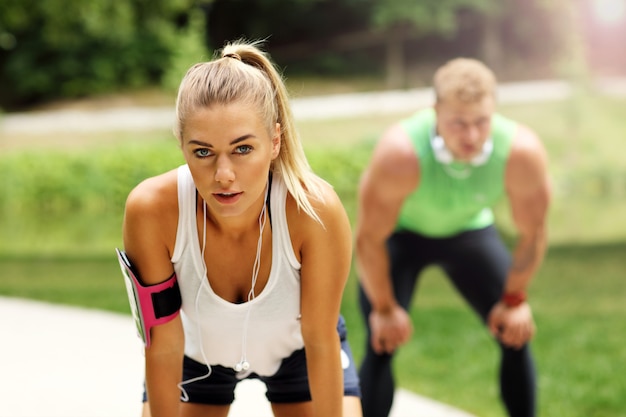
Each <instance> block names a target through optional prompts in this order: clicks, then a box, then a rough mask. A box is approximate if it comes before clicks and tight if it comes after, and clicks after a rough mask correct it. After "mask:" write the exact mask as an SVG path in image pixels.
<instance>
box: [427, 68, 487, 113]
mask: <svg viewBox="0 0 626 417" xmlns="http://www.w3.org/2000/svg"><path fill="white" fill-rule="evenodd" d="M496 83H497V81H496V77H495V75H494V73H493V72H492V71H491V70H490V69H489V68H488V67H487V66H486V65H485V64H483V63H482V62H480V61H478V60H476V59H471V58H455V59H452V60H450V61H448V62H447V63H446V64H444V65H443V66H441V67H440V68H439V69H438V70H437V71H436V72H435V76H434V77H433V87H434V89H435V96H436V99H437V101H438V102H440V101H445V100H450V99H452V100H456V101H461V102H463V103H475V102H478V101H481V100H482V99H483V98H484V97H487V96H491V97H494V98H495V95H496Z"/></svg>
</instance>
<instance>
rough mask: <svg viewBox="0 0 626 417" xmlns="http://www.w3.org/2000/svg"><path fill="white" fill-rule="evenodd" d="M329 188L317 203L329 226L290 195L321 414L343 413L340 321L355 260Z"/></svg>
mask: <svg viewBox="0 0 626 417" xmlns="http://www.w3.org/2000/svg"><path fill="white" fill-rule="evenodd" d="M325 187H326V189H325V193H324V194H325V201H324V202H323V203H322V202H315V201H314V202H313V206H314V207H315V209H316V210H317V213H318V214H319V216H320V218H321V220H322V222H323V223H324V224H323V225H321V224H319V223H318V222H315V221H314V220H313V219H311V218H310V217H308V216H306V215H305V214H304V213H303V212H299V213H298V211H297V208H296V207H295V202H294V201H293V200H292V199H291V198H289V199H288V212H290V213H291V216H290V217H291V219H292V221H290V222H289V224H290V229H292V230H293V232H292V233H293V234H292V241H295V242H296V244H295V245H294V248H296V250H298V249H299V255H300V259H301V264H302V270H301V283H302V290H301V302H302V305H301V313H302V318H301V324H302V336H303V338H304V344H305V349H306V358H307V370H308V374H309V386H310V389H311V396H312V399H313V408H314V415H315V416H316V417H327V416H340V415H341V413H342V411H341V410H342V400H343V370H342V366H341V356H340V342H339V335H338V333H337V321H338V318H339V313H340V308H341V299H342V296H343V291H344V287H345V285H346V281H347V279H348V274H349V272H350V266H351V261H352V236H351V230H350V223H349V220H348V217H347V215H346V212H345V209H344V208H343V205H342V204H341V201H340V200H339V197H337V194H336V193H335V192H334V191H333V190H332V189H331V188H330V186H328V185H325ZM296 216H297V217H296ZM292 225H294V228H292Z"/></svg>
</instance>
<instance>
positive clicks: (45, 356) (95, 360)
mask: <svg viewBox="0 0 626 417" xmlns="http://www.w3.org/2000/svg"><path fill="white" fill-rule="evenodd" d="M120 279H121V278H120ZM133 326H134V325H133V322H132V320H131V318H130V316H126V315H121V314H112V313H106V312H102V311H96V310H87V309H81V308H75V307H65V306H59V305H54V304H48V303H43V302H37V301H31V300H23V299H16V298H7V297H0V335H2V344H1V345H0V417H139V416H140V412H141V395H142V389H143V388H142V384H143V356H142V347H141V343H140V341H139V339H138V338H137V336H136V335H135V330H134V327H133ZM264 393H265V388H264V385H263V384H262V383H260V382H258V381H244V382H242V383H240V384H239V386H238V387H237V390H236V392H235V394H236V400H235V403H234V404H233V406H232V408H231V412H230V414H229V416H230V417H266V416H267V417H271V416H272V413H271V409H270V406H269V403H268V402H267V400H266V399H265V396H264ZM415 416H425V417H472V416H471V415H470V414H467V413H464V412H462V411H460V410H456V409H454V408H452V407H450V406H447V405H444V404H440V403H438V402H436V401H432V400H430V399H427V398H424V397H421V396H418V395H415V394H412V393H409V392H407V391H404V390H399V391H398V392H397V393H396V397H395V403H394V407H393V410H392V413H391V417H415Z"/></svg>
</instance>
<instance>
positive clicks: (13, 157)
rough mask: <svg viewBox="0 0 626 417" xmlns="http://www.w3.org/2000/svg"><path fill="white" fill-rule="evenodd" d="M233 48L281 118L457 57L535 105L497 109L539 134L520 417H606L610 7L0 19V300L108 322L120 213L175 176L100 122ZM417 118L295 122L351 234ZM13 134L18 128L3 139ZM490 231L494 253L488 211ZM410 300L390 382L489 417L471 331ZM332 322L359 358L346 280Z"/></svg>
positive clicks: (613, 101)
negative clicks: (385, 154) (531, 404)
mask: <svg viewBox="0 0 626 417" xmlns="http://www.w3.org/2000/svg"><path fill="white" fill-rule="evenodd" d="M238 38H246V39H252V40H256V39H264V40H265V49H266V50H267V51H268V52H269V53H270V54H271V56H272V58H273V60H274V61H275V62H276V64H277V65H278V66H279V67H280V68H281V70H282V71H283V73H284V76H285V78H286V82H287V85H288V87H289V89H290V90H291V92H292V96H293V98H294V104H295V103H297V102H298V100H300V101H304V100H307V99H310V98H317V97H325V96H328V95H339V94H357V99H358V97H363V98H361V100H371V97H372V96H367V95H364V94H368V93H372V92H385V91H388V92H391V91H393V92H398V91H400V92H407V91H413V90H416V91H422V89H424V90H423V91H425V92H428V91H429V90H428V88H429V87H430V82H431V79H432V75H433V72H434V70H435V69H436V68H437V67H438V66H439V65H441V64H443V63H444V62H445V61H447V60H448V59H451V58H454V57H457V56H469V57H475V58H478V59H481V60H483V61H484V62H485V63H486V64H487V65H488V66H490V67H491V68H492V69H493V70H494V71H495V72H496V75H497V77H498V79H499V81H500V82H501V83H502V84H503V86H506V85H518V86H520V88H521V91H522V93H523V92H524V91H530V89H531V88H533V89H534V90H533V91H535V90H537V86H539V90H541V89H543V88H544V87H543V86H546V87H545V90H546V91H545V95H546V98H545V99H542V95H541V94H534V95H533V99H532V100H531V101H529V100H528V99H526V100H521V101H515V100H513V101H511V102H505V101H504V100H503V102H502V103H501V106H500V109H499V110H500V111H501V112H502V113H503V114H505V115H507V116H510V117H513V118H515V119H517V120H519V121H521V122H523V123H526V124H528V125H529V126H531V127H532V128H533V129H535V130H536V131H537V133H538V134H539V135H540V136H541V138H542V140H543V141H544V143H545V145H546V148H547V149H548V151H549V154H550V161H551V166H550V170H551V174H552V176H553V181H554V184H555V200H554V204H553V207H552V209H551V213H550V249H549V253H548V256H547V258H546V261H545V263H544V266H543V268H542V270H541V272H540V273H539V275H538V276H537V278H536V279H535V281H534V282H533V284H532V288H531V300H532V305H533V306H534V309H535V310H534V311H535V316H536V320H537V323H538V327H539V334H538V336H537V338H536V341H535V343H534V349H535V351H536V357H537V361H538V371H539V392H540V396H539V408H540V415H544V416H551V417H552V416H567V417H572V416H580V417H583V416H584V417H590V416H594V417H600V416H618V417H623V416H626V411H625V410H626V378H624V377H623V375H624V373H625V372H626V347H625V344H626V343H625V342H626V337H624V328H625V327H624V326H625V324H624V323H625V321H626V307H625V300H626V284H625V271H626V261H625V256H624V255H625V254H626V215H624V213H626V164H625V163H624V158H623V156H622V152H624V150H625V149H626V145H624V138H625V137H626V81H625V80H626V46H625V45H626V0H445V1H444V0H412V1H411V0H263V1H252V0H248V1H244V0H214V1H210V0H125V1H123V2H122V1H117V2H114V1H109V0H90V1H83V0H45V1H39V0H0V108H1V109H2V110H1V112H0V271H1V272H0V295H8V296H14V297H24V298H31V299H38V300H46V301H52V302H56V303H62V304H70V305H77V306H83V307H89V308H96V309H102V310H107V311H113V312H120V313H123V314H128V313H129V308H128V305H127V301H126V294H125V290H124V286H123V281H122V277H121V274H120V272H119V268H118V266H117V263H116V260H115V257H114V252H113V248H114V247H116V246H117V247H120V246H121V223H122V216H123V209H124V201H125V198H126V196H127V195H128V192H129V191H130V190H131V189H132V188H133V187H134V186H135V185H136V184H137V183H138V182H139V181H141V180H143V179H144V178H146V177H149V176H152V175H155V174H157V173H160V172H163V171H166V170H169V169H172V168H174V167H176V166H177V165H179V164H181V163H183V159H182V156H181V155H180V152H179V150H178V148H177V144H176V142H175V139H174V138H173V135H172V134H171V133H170V131H169V128H164V127H163V125H162V124H160V125H158V126H157V125H155V126H149V125H146V126H144V128H142V129H125V128H124V127H123V125H124V124H123V123H120V122H121V119H122V118H135V119H136V120H139V116H136V113H135V112H136V111H137V109H141V110H142V111H144V112H145V111H147V112H148V113H150V112H151V111H152V112H154V113H155V114H162V113H158V112H160V111H162V110H163V109H168V110H169V109H171V108H172V107H173V104H174V98H175V93H176V88H177V86H178V83H179V81H180V79H181V78H182V76H183V75H184V73H185V71H186V70H187V68H188V67H189V66H190V65H191V64H193V63H195V62H198V61H203V60H209V59H210V58H211V57H212V56H213V53H214V51H215V50H216V49H219V48H220V47H221V46H223V44H224V42H225V41H228V40H235V39H238ZM538 80H539V81H545V80H549V81H550V82H549V83H547V84H537V83H536V82H537V81H538ZM555 85H556V87H555ZM551 88H557V90H558V91H559V92H564V93H563V94H560V93H559V94H557V95H556V96H555V95H554V94H552V93H551V91H549V90H550V89H551ZM358 94H363V95H362V96H359V95H358ZM337 97H338V96H337ZM548 98H549V99H548ZM320 103H324V101H320ZM322 105H323V104H322ZM420 105H423V104H420ZM420 105H418V103H415V106H408V107H407V108H406V109H404V110H402V109H401V110H398V111H395V112H392V113H385V114H382V113H381V114H372V115H361V116H346V115H345V114H344V113H343V112H341V113H342V114H341V115H337V116H336V117H334V116H333V115H332V114H330V115H327V116H325V117H324V118H323V119H320V118H307V117H301V118H299V119H298V120H297V125H298V128H299V130H300V134H301V136H302V138H303V142H304V144H305V148H306V151H307V155H308V157H309V160H310V162H311V165H312V166H313V168H314V169H315V171H316V172H318V174H320V175H321V176H322V177H324V178H325V179H327V180H328V181H329V182H330V183H332V184H333V185H334V186H335V188H336V189H337V191H338V193H339V194H340V197H341V198H342V201H343V202H344V204H345V206H346V210H347V211H348V214H349V216H350V218H351V219H352V220H353V221H354V216H355V212H356V208H355V194H356V184H357V182H358V179H359V176H360V173H361V171H362V169H363V167H364V166H365V164H366V163H367V162H368V160H369V156H370V154H371V150H372V147H373V144H374V143H375V141H376V140H377V138H378V137H379V136H380V134H381V133H382V132H383V130H384V129H385V128H386V127H387V126H388V125H389V124H391V123H393V122H395V121H396V120H398V119H399V118H402V117H405V116H408V115H409V114H411V113H412V112H413V111H415V110H417V108H418V107H419V106H420ZM110 109H117V111H118V113H116V114H117V115H119V116H116V117H117V118H116V117H113V118H108V119H105V120H104V121H103V122H101V123H103V124H104V126H101V127H100V128H98V129H95V128H94V129H92V130H89V129H78V130H77V129H73V128H72V127H71V126H67V128H65V129H64V128H60V129H59V128H58V127H57V128H55V129H51V128H48V127H47V126H48V125H47V124H46V123H44V122H43V120H45V117H44V118H42V116H46V115H47V116H48V117H49V118H51V119H54V118H58V117H60V116H59V115H60V114H61V113H59V112H61V111H65V113H63V114H64V116H67V115H68V114H70V115H73V116H72V117H74V119H76V120H77V121H78V120H79V119H81V118H83V117H86V115H88V114H92V113H98V112H102V111H107V110H110ZM68 111H70V112H75V113H67V112H68ZM109 114H110V113H109ZM141 114H145V113H141ZM167 114H169V113H167ZM89 120H91V119H89ZM16 121H21V123H22V124H23V125H24V124H25V125H27V126H29V124H30V127H32V129H28V128H26V129H24V128H22V129H18V130H16V129H10V128H9V127H10V126H13V125H14V123H16ZM497 214H498V220H497V221H498V227H499V229H500V231H501V233H502V234H503V235H504V237H505V239H506V240H507V242H510V243H511V242H513V240H514V238H515V235H514V230H513V229H512V227H511V223H510V219H509V218H508V215H507V210H506V203H505V202H503V203H502V204H501V205H500V206H498V207H497ZM417 298H418V300H416V301H417V304H416V306H415V308H414V310H413V312H412V314H413V318H414V321H415V326H416V336H415V338H414V340H413V341H412V342H411V343H410V344H409V345H407V347H406V348H405V349H404V350H403V351H401V353H400V354H399V355H398V357H397V359H396V363H395V366H396V368H397V375H398V384H399V385H400V386H402V387H404V388H407V389H410V390H413V391H415V392H418V393H421V394H424V395H427V396H431V397H433V398H435V399H438V400H440V401H444V402H448V403H451V404H453V405H455V406H457V407H460V408H463V409H466V410H468V411H470V412H472V413H474V414H476V415H477V416H503V415H504V414H503V409H502V407H501V405H500V404H499V400H498V393H497V388H496V384H495V380H496V374H497V369H496V361H495V357H494V353H495V347H494V346H493V343H492V341H491V340H490V336H489V335H488V334H487V332H486V331H485V330H484V329H483V328H482V327H481V326H480V323H479V321H478V319H477V318H476V317H474V316H473V315H472V314H470V313H469V310H468V309H467V307H466V306H465V305H464V304H463V303H462V301H461V300H460V299H459V297H458V295H457V294H456V293H455V292H454V290H453V289H452V288H451V287H450V286H449V285H448V283H447V281H446V280H445V279H444V278H443V276H442V275H441V273H440V271H439V270H438V269H436V268H432V269H431V270H429V271H428V272H427V274H426V275H425V277H424V278H423V282H422V284H421V289H420V292H419V295H418V297H417ZM342 310H343V313H344V315H345V316H346V319H347V321H348V324H349V327H350V329H351V333H350V335H349V337H350V340H351V342H352V344H353V349H354V352H355V356H356V357H357V358H360V357H361V355H362V352H363V343H364V333H363V323H362V320H361V318H360V317H359V315H358V312H357V304H356V278H355V276H354V271H353V272H352V275H351V277H350V281H349V283H348V287H347V288H346V293H345V297H344V305H343V308H342ZM3 319H4V318H3ZM1 351H2V350H1V348H0V352H1Z"/></svg>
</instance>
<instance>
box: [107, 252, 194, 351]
mask: <svg viewBox="0 0 626 417" xmlns="http://www.w3.org/2000/svg"><path fill="white" fill-rule="evenodd" d="M115 251H116V252H117V259H118V261H119V263H120V267H121V269H122V275H123V276H124V283H125V284H126V291H127V293H128V301H129V303H130V310H131V313H132V315H133V318H134V320H135V325H136V327H137V335H138V336H139V338H140V339H141V340H142V341H143V343H144V345H145V346H146V347H150V330H151V329H152V328H153V327H154V326H158V325H159V324H164V323H167V322H168V321H171V320H172V319H174V318H175V317H176V316H177V315H178V314H179V312H180V307H181V305H182V300H181V296H180V289H179V288H178V281H177V280H176V273H174V274H172V276H171V277H170V278H168V279H167V280H166V281H164V282H161V283H160V284H155V285H144V284H143V283H142V282H141V280H140V279H139V275H138V274H137V272H136V271H135V269H134V268H133V266H132V265H131V263H130V260H129V259H128V257H127V256H126V253H125V252H124V251H121V250H119V249H115Z"/></svg>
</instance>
